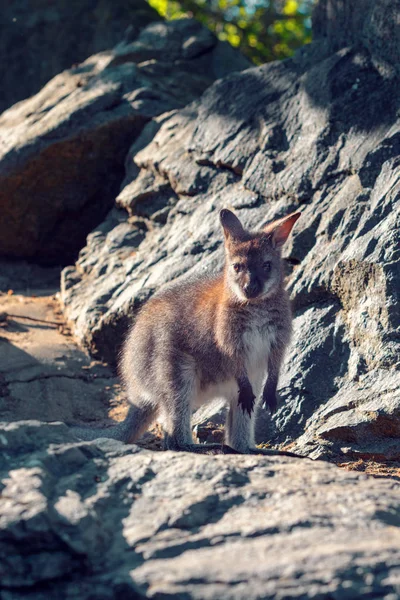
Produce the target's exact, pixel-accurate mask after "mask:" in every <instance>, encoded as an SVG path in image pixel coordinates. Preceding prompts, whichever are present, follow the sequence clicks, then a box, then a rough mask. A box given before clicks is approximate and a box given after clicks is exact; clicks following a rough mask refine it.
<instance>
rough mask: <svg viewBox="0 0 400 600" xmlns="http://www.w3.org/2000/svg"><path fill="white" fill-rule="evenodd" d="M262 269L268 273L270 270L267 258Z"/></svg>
mask: <svg viewBox="0 0 400 600" xmlns="http://www.w3.org/2000/svg"><path fill="white" fill-rule="evenodd" d="M263 269H264V271H265V273H269V272H270V270H271V263H270V261H269V260H266V261H265V262H263Z"/></svg>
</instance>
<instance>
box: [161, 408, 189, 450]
mask: <svg viewBox="0 0 400 600" xmlns="http://www.w3.org/2000/svg"><path fill="white" fill-rule="evenodd" d="M171 404H172V405H173V408H172V410H171V408H170V406H171ZM165 413H166V414H165V416H164V448H165V450H182V449H185V448H186V447H187V446H191V445H193V437H192V428H191V418H192V409H191V403H187V402H184V401H181V402H176V401H175V400H173V401H172V402H171V401H170V402H169V403H168V409H167V410H166V411H165Z"/></svg>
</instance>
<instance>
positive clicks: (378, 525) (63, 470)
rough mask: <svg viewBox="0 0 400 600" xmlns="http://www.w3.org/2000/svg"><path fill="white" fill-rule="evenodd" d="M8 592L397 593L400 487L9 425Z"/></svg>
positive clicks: (4, 439)
mask: <svg viewBox="0 0 400 600" xmlns="http://www.w3.org/2000/svg"><path fill="white" fill-rule="evenodd" d="M0 445H1V447H2V453H1V457H0V480H1V484H0V486H1V494H2V510H1V515H0V530H1V533H0V582H1V583H0V589H1V597H2V599H4V600H17V599H18V600H20V599H21V600H22V598H24V599H26V598H32V599H34V600H44V599H45V598H49V597H51V598H63V599H67V600H69V599H74V600H75V599H78V598H79V600H86V599H88V600H89V599H92V598H101V599H104V600H111V599H112V600H114V599H115V600H116V599H117V598H121V597H122V598H132V599H133V598H135V599H136V598H188V599H191V598H196V599H199V600H203V599H204V598H210V599H211V598H221V599H225V598H226V599H232V600H236V599H241V598H249V600H252V599H254V600H255V599H258V598H267V599H271V600H272V599H282V600H283V599H284V598H327V597H331V598H360V597H371V598H386V599H389V598H390V599H391V598H393V599H394V598H398V597H399V595H400V587H399V573H400V551H399V547H400V500H399V498H400V495H399V491H400V486H399V483H398V482H396V481H395V480H383V479H373V478H368V477H367V476H365V475H360V474H356V473H349V472H345V471H343V470H340V469H338V468H337V467H335V466H333V465H329V464H326V463H323V462H314V463H313V462H311V461H309V460H300V459H292V458H285V457H266V456H253V457H248V456H247V457H246V456H219V457H210V456H199V455H195V454H185V453H181V454H179V453H172V452H160V453H156V452H150V451H146V450H139V449H138V448H137V447H136V446H124V445H121V444H120V443H118V442H115V441H112V440H99V441H98V442H97V444H95V443H92V442H91V443H88V442H77V441H74V440H73V438H72V437H71V435H70V434H69V433H68V431H67V428H66V426H65V425H63V424H61V423H53V424H47V425H45V424H43V423H39V422H37V421H25V422H18V423H10V424H4V423H2V424H1V425H0Z"/></svg>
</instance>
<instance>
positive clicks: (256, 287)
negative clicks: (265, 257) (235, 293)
mask: <svg viewBox="0 0 400 600" xmlns="http://www.w3.org/2000/svg"><path fill="white" fill-rule="evenodd" d="M243 291H244V293H245V294H246V296H247V298H254V297H255V296H257V294H258V293H259V291H260V284H259V282H258V281H257V280H254V279H251V280H250V281H249V282H248V283H245V284H244V286H243Z"/></svg>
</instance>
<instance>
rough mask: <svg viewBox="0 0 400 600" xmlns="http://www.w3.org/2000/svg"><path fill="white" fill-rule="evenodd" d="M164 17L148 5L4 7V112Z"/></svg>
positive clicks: (32, 1) (36, 3)
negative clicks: (125, 37)
mask: <svg viewBox="0 0 400 600" xmlns="http://www.w3.org/2000/svg"><path fill="white" fill-rule="evenodd" d="M159 19H160V16H159V15H158V13H157V12H156V11H155V10H154V9H152V8H151V7H150V6H149V5H148V4H147V2H145V0H131V1H130V2H124V1H122V0H117V1H114V2H99V3H98V4H97V5H94V4H93V2H91V0H79V1H70V2H63V1H62V0H53V1H52V2H51V4H49V3H47V2H42V1H41V0H29V2H28V1H27V0H8V1H7V2H2V3H1V6H0V27H1V36H0V56H1V57H2V61H1V64H0V81H1V82H2V91H1V92H2V93H1V98H0V112H2V111H3V110H5V109H6V108H9V107H10V106H11V105H12V104H15V103H16V102H19V101H20V100H24V99H25V98H28V97H29V96H33V95H34V94H36V93H37V92H38V91H39V90H40V89H41V88H42V87H43V86H44V85H45V84H46V83H47V82H48V81H49V80H50V79H51V78H52V77H54V76H55V75H57V74H58V73H60V72H61V71H64V69H69V68H70V67H71V65H73V64H74V63H78V62H81V61H82V60H85V59H86V58H87V57H88V56H91V55H92V54H95V53H97V52H101V51H102V50H107V48H111V47H112V46H114V45H115V44H117V43H118V42H119V41H120V40H121V39H122V37H123V36H124V35H125V36H127V37H131V39H132V36H133V37H134V36H135V35H137V34H138V33H139V31H140V29H142V28H143V27H145V26H146V25H148V24H149V23H151V22H152V21H154V20H159Z"/></svg>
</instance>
